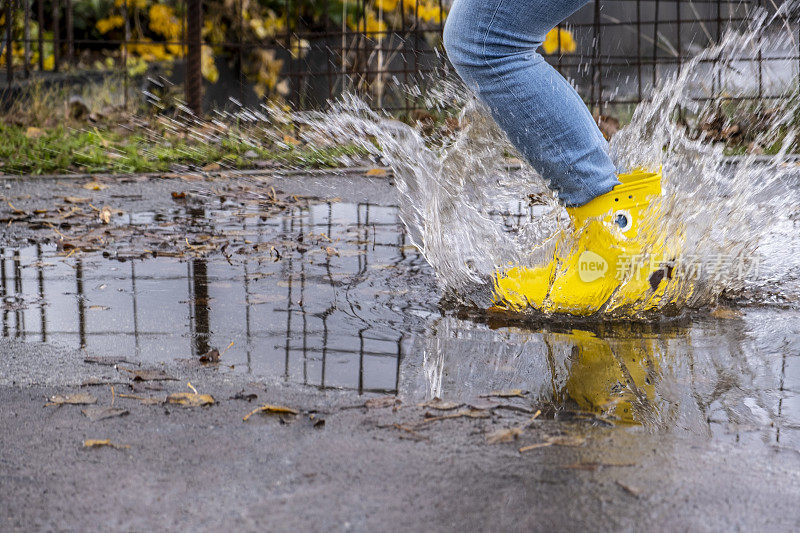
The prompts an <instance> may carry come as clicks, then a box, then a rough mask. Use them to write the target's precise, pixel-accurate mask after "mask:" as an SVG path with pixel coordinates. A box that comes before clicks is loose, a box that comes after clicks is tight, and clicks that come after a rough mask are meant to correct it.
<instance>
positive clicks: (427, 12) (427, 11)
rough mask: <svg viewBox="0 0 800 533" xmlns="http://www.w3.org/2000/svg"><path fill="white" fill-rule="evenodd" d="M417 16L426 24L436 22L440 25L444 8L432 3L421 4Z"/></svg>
mask: <svg viewBox="0 0 800 533" xmlns="http://www.w3.org/2000/svg"><path fill="white" fill-rule="evenodd" d="M417 16H419V18H420V19H422V20H424V21H425V22H435V23H436V24H439V23H441V22H442V8H441V7H439V6H438V5H434V4H431V3H428V4H420V5H419V10H418V11H417Z"/></svg>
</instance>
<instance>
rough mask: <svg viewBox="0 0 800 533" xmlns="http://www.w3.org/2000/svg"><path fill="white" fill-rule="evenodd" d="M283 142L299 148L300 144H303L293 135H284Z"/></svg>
mask: <svg viewBox="0 0 800 533" xmlns="http://www.w3.org/2000/svg"><path fill="white" fill-rule="evenodd" d="M283 142H285V143H286V144H291V145H292V146H297V145H298V144H301V142H300V141H299V140H297V139H295V138H294V137H292V136H291V135H284V136H283Z"/></svg>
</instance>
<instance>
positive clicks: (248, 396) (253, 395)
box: [228, 390, 258, 402]
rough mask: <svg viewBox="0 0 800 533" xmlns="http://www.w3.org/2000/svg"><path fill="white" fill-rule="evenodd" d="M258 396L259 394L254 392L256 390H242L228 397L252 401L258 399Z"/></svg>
mask: <svg viewBox="0 0 800 533" xmlns="http://www.w3.org/2000/svg"><path fill="white" fill-rule="evenodd" d="M257 398H258V394H256V393H254V392H251V393H250V394H246V393H245V392H244V391H243V390H242V391H239V392H237V393H236V394H234V395H233V396H231V397H230V398H228V399H229V400H246V401H248V402H251V401H253V400H255V399H257Z"/></svg>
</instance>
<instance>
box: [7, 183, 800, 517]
mask: <svg viewBox="0 0 800 533" xmlns="http://www.w3.org/2000/svg"><path fill="white" fill-rule="evenodd" d="M345 182H347V183H349V185H348V184H347V183H345ZM292 183H293V187H295V189H293V190H296V194H309V193H314V194H317V195H321V196H324V194H326V191H328V192H327V194H336V195H337V196H340V197H344V198H347V197H348V196H352V197H358V196H360V195H363V194H364V190H365V189H364V187H362V186H360V185H359V184H354V183H353V182H352V180H349V181H348V180H343V181H342V183H339V184H333V185H332V184H331V183H330V180H328V181H327V182H326V181H323V180H319V182H317V183H314V182H313V181H312V180H309V181H305V182H298V181H294V182H292ZM12 186H13V187H15V189H13V190H14V192H15V193H18V194H20V195H23V196H24V195H25V194H29V195H30V197H31V202H33V201H34V200H35V198H36V196H37V194H39V193H40V192H41V194H44V191H47V190H49V189H48V185H47V184H39V183H32V184H28V185H27V186H25V187H24V188H22V189H19V188H16V187H17V186H18V184H13V185H12ZM65 187H69V185H65ZM128 187H129V188H130V189H137V190H138V191H139V192H138V193H137V195H138V196H137V197H136V198H135V199H131V197H130V195H128V197H127V198H120V199H118V200H117V202H118V203H117V204H116V205H117V206H118V207H120V208H121V207H125V208H126V209H127V210H129V211H133V210H136V209H145V208H147V209H159V208H164V209H166V208H168V207H169V206H171V205H172V199H171V198H170V192H171V191H174V190H176V189H179V188H180V187H184V188H186V189H187V190H189V189H191V188H193V187H194V185H192V184H191V183H187V182H179V183H177V184H176V183H167V182H161V181H157V182H136V181H133V182H131V183H130V184H129V185H128ZM387 187H388V185H387ZM373 191H377V192H373V194H375V195H377V196H380V195H381V194H385V192H386V188H385V187H384V185H382V184H380V183H378V184H377V185H375V186H374V187H373ZM128 192H130V191H128ZM107 194H108V196H107V197H106V198H105V200H107V201H108V202H110V203H113V202H114V201H115V200H114V198H113V194H112V193H110V192H109V193H107ZM15 206H16V207H17V208H25V204H24V200H17V201H15ZM27 237H28V235H26V234H25V233H24V231H23V232H19V233H16V234H13V235H9V234H7V236H6V241H7V242H6V243H7V244H13V242H9V241H8V239H12V238H14V239H19V240H23V239H25V238H27ZM97 356H102V357H105V358H107V359H102V360H92V359H91V358H92V357H97ZM412 357H413V354H412ZM87 359H88V360H89V361H91V362H87ZM123 359H125V357H124V355H123V354H119V353H112V352H105V353H89V352H86V351H84V350H79V349H75V348H71V347H67V346H64V345H62V344H59V343H58V342H56V341H52V342H38V341H29V342H22V341H20V340H17V339H12V338H3V339H0V427H2V428H3V431H2V432H1V433H0V530H3V531H32V530H35V531H75V530H97V529H103V530H110V531H148V530H156V531H159V530H177V529H191V530H197V531H219V530H240V531H256V530H258V531H263V530H268V531H295V530H302V531H321V530H334V531H405V530H427V531H499V530H509V531H532V530H533V531H552V530H567V531H571V530H586V529H590V530H600V531H610V530H615V531H636V530H643V529H647V530H655V531H687V530H691V531H730V530H753V531H767V530H770V531H772V530H796V529H798V528H799V527H800V508H798V506H797V502H798V501H800V452H798V450H797V449H795V448H794V447H791V446H783V445H780V444H778V443H776V442H772V441H770V442H764V443H762V445H759V446H751V445H744V444H742V443H741V442H738V441H737V440H736V439H734V440H731V439H716V438H711V437H710V436H709V437H706V438H703V437H698V436H697V435H694V434H686V433H682V432H665V431H657V430H652V429H646V428H644V427H641V426H635V425H627V424H612V423H609V422H607V421H605V420H601V419H599V418H596V417H592V416H568V414H567V413H565V412H554V411H553V408H552V406H551V405H550V404H548V403H546V402H539V400H537V399H536V398H531V397H528V396H523V397H513V398H500V397H489V398H487V397H485V394H486V393H490V391H489V390H485V391H478V390H475V391H470V393H469V394H466V395H464V396H463V397H461V398H460V399H459V401H458V403H457V405H438V406H437V405H431V404H424V403H422V400H421V399H419V398H417V397H415V396H413V395H410V396H405V395H403V394H400V398H399V400H397V401H395V400H393V399H392V397H391V396H387V395H385V394H383V393H369V392H367V393H363V394H359V393H357V392H356V391H352V390H345V389H341V390H340V389H336V388H321V387H317V386H309V385H301V384H297V383H292V382H287V381H285V380H280V379H275V378H273V377H270V376H269V375H258V374H255V375H254V374H246V373H239V372H230V371H227V370H226V368H225V366H224V364H222V365H215V364H210V365H200V364H198V363H197V362H196V361H194V360H186V359H180V358H177V359H169V360H164V361H161V362H158V363H154V362H152V361H147V362H141V361H127V360H125V361H123ZM223 361H224V359H223ZM143 369H145V370H158V371H160V372H161V373H159V375H158V377H167V378H169V379H167V380H157V381H151V380H145V381H137V380H135V379H134V377H135V372H137V371H140V370H143ZM162 373H163V374H162ZM151 377H152V376H151ZM189 384H191V387H190V386H189ZM192 390H196V391H197V392H198V393H200V394H210V395H211V396H212V397H213V398H214V401H215V403H214V404H213V405H210V406H205V407H187V406H183V405H178V404H173V403H165V402H164V400H165V398H166V397H167V396H168V395H169V394H172V393H183V392H192ZM481 392H482V393H484V394H480V393H481ZM79 393H80V394H89V395H91V396H92V398H94V399H96V404H94V407H113V408H117V409H122V410H124V411H126V413H125V414H121V415H120V416H115V417H111V418H106V419H103V420H98V421H92V420H90V418H89V417H87V416H86V415H85V414H84V413H83V412H82V411H83V410H85V409H86V408H87V406H85V405H58V406H56V405H47V404H48V403H51V401H50V400H51V399H52V397H53V396H56V395H62V396H63V395H73V394H79ZM144 398H150V399H152V400H151V401H143V400H142V399H144ZM265 404H267V405H273V406H283V407H288V408H291V409H293V410H295V411H296V412H297V414H287V413H284V414H261V413H256V414H254V415H252V416H250V417H249V418H248V419H247V420H246V421H245V420H243V418H244V417H245V416H246V415H248V413H250V412H251V411H253V410H254V409H256V408H257V407H259V406H262V405H265ZM537 413H538V414H537ZM456 415H458V416H456ZM509 430H513V431H509ZM90 439H95V440H105V439H108V440H109V441H110V443H112V444H114V445H115V446H112V447H109V446H104V447H96V448H89V447H86V446H85V445H84V443H85V441H87V440H90ZM494 441H499V442H494ZM530 446H533V447H532V448H530V449H527V450H525V451H520V448H524V447H530Z"/></svg>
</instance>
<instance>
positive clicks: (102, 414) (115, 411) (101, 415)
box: [81, 407, 129, 422]
mask: <svg viewBox="0 0 800 533" xmlns="http://www.w3.org/2000/svg"><path fill="white" fill-rule="evenodd" d="M81 413H83V414H84V415H86V417H87V418H88V419H89V420H91V421H92V422H97V421H98V420H103V419H106V418H113V417H115V416H123V415H127V414H128V413H129V411H128V410H127V409H120V408H117V407H87V408H86V409H81Z"/></svg>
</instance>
